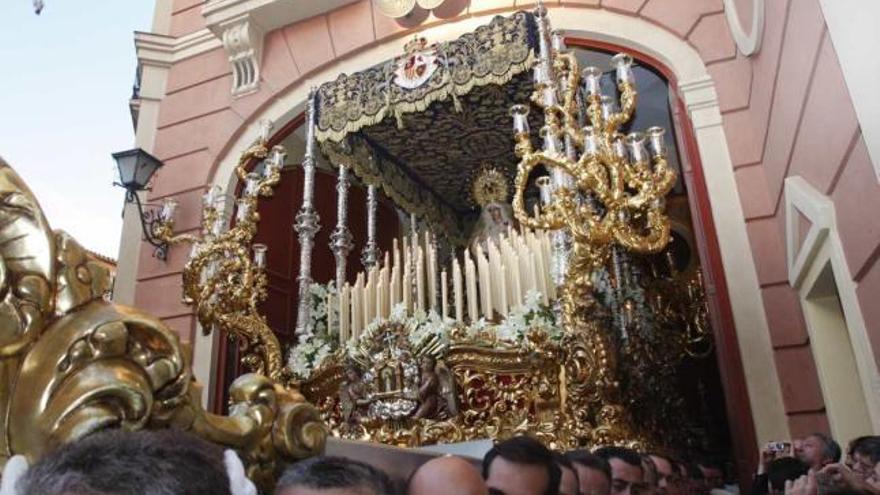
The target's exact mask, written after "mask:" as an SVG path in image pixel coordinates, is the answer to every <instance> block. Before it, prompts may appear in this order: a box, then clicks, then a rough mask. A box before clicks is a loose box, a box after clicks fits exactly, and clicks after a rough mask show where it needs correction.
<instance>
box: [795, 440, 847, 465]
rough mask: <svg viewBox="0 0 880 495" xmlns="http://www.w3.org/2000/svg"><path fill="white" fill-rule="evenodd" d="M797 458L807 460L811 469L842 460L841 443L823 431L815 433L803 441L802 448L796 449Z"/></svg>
mask: <svg viewBox="0 0 880 495" xmlns="http://www.w3.org/2000/svg"><path fill="white" fill-rule="evenodd" d="M796 455H797V458H798V459H800V460H802V461H803V462H805V463H806V464H807V465H808V466H810V469H815V470H818V469H821V468H822V467H824V466H826V465H828V464H833V463H835V462H839V461H840V455H841V451H840V445H838V444H837V442H835V441H834V440H833V439H832V438H830V437H828V436H827V435H825V434H823V433H813V434H812V435H810V436H808V437H806V438H804V439H803V440H802V441H801V447H800V449H798V450H796Z"/></svg>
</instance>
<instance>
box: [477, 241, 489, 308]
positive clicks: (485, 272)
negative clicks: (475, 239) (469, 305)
mask: <svg viewBox="0 0 880 495" xmlns="http://www.w3.org/2000/svg"><path fill="white" fill-rule="evenodd" d="M477 272H478V273H479V276H480V296H481V298H480V299H481V301H480V302H482V310H483V316H484V317H486V319H487V320H490V321H491V320H492V315H493V312H492V283H491V282H490V276H489V262H488V261H487V260H486V257H485V256H483V251H482V249H480V247H479V246H477Z"/></svg>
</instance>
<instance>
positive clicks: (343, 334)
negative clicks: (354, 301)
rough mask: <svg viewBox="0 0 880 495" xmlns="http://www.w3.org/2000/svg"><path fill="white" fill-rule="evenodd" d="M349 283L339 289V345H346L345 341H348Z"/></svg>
mask: <svg viewBox="0 0 880 495" xmlns="http://www.w3.org/2000/svg"><path fill="white" fill-rule="evenodd" d="M347 296H348V284H345V285H344V286H343V287H342V290H340V291H339V347H345V343H346V342H347V341H348V324H349V321H348V315H347V314H346V312H345V309H346V308H345V307H346V305H347V301H348V297H347Z"/></svg>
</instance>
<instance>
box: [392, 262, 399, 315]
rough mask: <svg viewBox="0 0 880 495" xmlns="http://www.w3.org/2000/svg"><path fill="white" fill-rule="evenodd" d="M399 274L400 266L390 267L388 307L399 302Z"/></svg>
mask: <svg viewBox="0 0 880 495" xmlns="http://www.w3.org/2000/svg"><path fill="white" fill-rule="evenodd" d="M399 275H400V267H399V266H397V265H395V266H394V267H393V268H391V284H390V285H389V289H390V293H391V294H390V298H391V301H390V303H389V306H390V307H392V308H393V307H394V306H397V303H399V302H400V280H399V279H398V277H399Z"/></svg>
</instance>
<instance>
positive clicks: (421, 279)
mask: <svg viewBox="0 0 880 495" xmlns="http://www.w3.org/2000/svg"><path fill="white" fill-rule="evenodd" d="M416 308H418V309H419V311H424V310H425V252H424V251H422V247H421V246H418V247H417V248H416Z"/></svg>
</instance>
